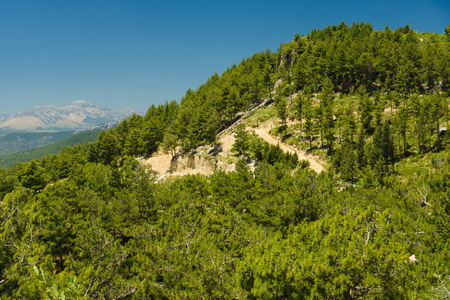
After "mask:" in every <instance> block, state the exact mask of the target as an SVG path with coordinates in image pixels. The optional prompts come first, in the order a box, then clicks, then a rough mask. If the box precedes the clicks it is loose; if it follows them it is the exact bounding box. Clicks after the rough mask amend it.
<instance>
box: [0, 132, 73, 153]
mask: <svg viewBox="0 0 450 300" xmlns="http://www.w3.org/2000/svg"><path fill="white" fill-rule="evenodd" d="M72 135H73V132H72V131H62V132H22V133H10V134H7V135H5V136H1V137H0V156H3V155H7V154H11V153H15V152H19V151H24V150H28V149H32V148H37V147H42V146H45V145H48V144H51V143H54V142H57V141H59V140H62V139H65V138H68V137H70V136H72Z"/></svg>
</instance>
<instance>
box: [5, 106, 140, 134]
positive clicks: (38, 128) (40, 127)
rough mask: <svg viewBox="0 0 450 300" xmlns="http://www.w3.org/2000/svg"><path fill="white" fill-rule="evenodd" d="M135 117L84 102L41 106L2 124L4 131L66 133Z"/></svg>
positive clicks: (16, 115)
mask: <svg viewBox="0 0 450 300" xmlns="http://www.w3.org/2000/svg"><path fill="white" fill-rule="evenodd" d="M132 113H133V110H131V109H129V108H127V109H122V110H120V111H113V110H111V109H108V108H101V107H98V106H95V105H93V104H91V103H89V102H86V101H84V100H79V101H74V102H72V103H70V104H69V105H66V106H63V107H58V106H54V105H49V106H38V107H35V108H33V109H30V110H27V111H25V112H21V113H18V114H15V115H13V116H11V117H9V118H7V119H6V120H3V121H1V123H0V131H2V132H13V131H28V132H42V131H66V130H78V129H82V128H86V127H91V126H92V125H96V124H100V123H111V122H116V121H120V120H122V119H124V118H126V117H128V116H130V115H131V114H132Z"/></svg>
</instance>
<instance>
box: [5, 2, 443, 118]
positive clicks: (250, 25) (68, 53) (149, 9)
mask: <svg viewBox="0 0 450 300" xmlns="http://www.w3.org/2000/svg"><path fill="white" fill-rule="evenodd" d="M341 21H344V22H346V23H347V24H348V25H351V23H352V22H353V21H357V22H361V21H363V22H370V23H371V24H372V25H373V26H374V28H375V29H376V30H383V29H384V27H385V26H386V25H389V27H390V28H391V29H395V28H397V27H399V26H404V25H405V24H406V23H407V24H409V25H410V27H411V28H412V29H414V30H416V31H419V32H438V33H443V32H444V28H445V27H446V26H448V25H449V23H450V1H325V0H322V1H298V0H297V1H283V0H279V1H262V0H259V1H254V0H249V1H247V0H240V1H234V0H227V1H211V0H209V1H203V0H196V1H190V0H184V1H164V0H162V1H152V0H148V1H133V0H126V1H113V0H110V1H96V0H89V1H84V0H77V1H71V0H64V1H61V0H54V1H46V0H40V1H38V0H36V1H34V0H33V1H31V0H29V1H26V0H25V1H9V0H0V38H1V46H0V104H1V105H0V113H2V114H7V115H11V114H14V113H17V112H20V111H24V110H26V109H30V108H32V107H34V106H42V105H58V106H62V105H66V104H68V103H70V102H72V101H76V100H86V101H89V102H92V103H94V104H96V105H98V106H101V107H108V108H112V109H120V108H123V107H130V108H132V109H135V110H137V111H142V112H145V111H146V110H147V109H148V107H149V106H150V105H151V104H161V103H164V102H165V101H166V100H172V99H175V100H177V101H179V100H180V99H181V97H182V96H183V95H184V93H185V92H186V90H187V89H188V88H192V89H196V88H197V87H198V86H199V85H200V84H202V83H204V82H205V81H206V80H207V79H208V77H209V76H211V75H212V74H213V73H215V72H217V73H219V74H221V73H222V72H223V71H225V70H226V68H227V67H229V66H231V65H232V64H233V63H236V64H238V63H239V62H240V61H241V60H242V58H246V57H248V56H251V55H252V54H254V53H256V52H259V51H263V50H265V49H267V48H270V49H271V50H273V51H276V50H277V49H278V46H279V45H280V44H281V43H284V42H287V41H290V40H292V39H293V37H294V34H295V33H296V32H298V33H300V34H308V33H309V32H311V30H312V29H313V28H323V27H325V26H327V25H332V24H339V23H340V22H341Z"/></svg>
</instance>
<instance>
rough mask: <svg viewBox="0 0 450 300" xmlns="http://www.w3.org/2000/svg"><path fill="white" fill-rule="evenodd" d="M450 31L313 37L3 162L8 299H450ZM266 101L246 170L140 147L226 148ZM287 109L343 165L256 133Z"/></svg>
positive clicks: (291, 121)
mask: <svg viewBox="0 0 450 300" xmlns="http://www.w3.org/2000/svg"><path fill="white" fill-rule="evenodd" d="M449 45H450V26H449V27H448V28H445V34H438V33H421V34H419V33H417V32H416V31H414V30H412V29H411V28H409V26H408V25H405V26H404V27H401V28H398V29H396V30H395V31H392V30H390V29H389V28H388V27H386V29H385V30H384V31H375V30H373V28H372V26H371V25H370V24H364V23H354V24H352V25H351V26H347V25H346V24H344V23H341V24H339V25H337V26H334V25H333V26H329V27H327V28H325V29H321V30H318V29H317V30H313V31H312V32H311V33H310V34H308V35H307V36H300V35H298V34H296V35H295V36H294V40H292V41H290V42H288V43H285V44H282V45H280V48H279V49H278V51H277V52H271V51H270V50H266V51H263V52H260V53H256V54H255V55H253V56H252V57H249V58H247V59H243V60H242V62H241V63H239V64H238V65H233V66H231V67H230V68H228V69H227V70H226V71H225V72H224V73H223V74H222V75H220V76H219V75H218V74H217V73H216V74H214V75H212V76H211V77H210V78H209V79H208V80H207V81H206V82H205V83H204V84H203V85H201V86H200V87H198V88H197V89H196V90H188V91H187V92H186V95H185V96H184V97H183V99H181V101H180V103H177V102H176V101H172V102H167V103H166V104H164V105H160V106H157V107H156V106H153V105H152V106H151V107H150V108H149V110H148V111H147V113H146V114H145V116H140V115H136V114H135V115H132V116H131V117H129V118H128V119H126V120H124V121H123V122H121V123H120V124H119V125H118V126H117V127H116V128H113V129H109V130H107V131H102V132H101V133H100V135H99V137H98V140H97V141H96V142H93V143H86V144H83V145H78V146H74V147H67V148H65V149H63V150H62V151H61V152H60V153H59V154H53V155H48V156H45V157H44V158H42V159H38V160H33V161H31V162H29V163H20V164H16V165H15V166H14V167H12V168H10V169H0V199H2V200H1V202H0V241H1V242H0V298H1V299H39V298H43V299H45V298H46V297H48V298H51V299H91V298H94V299H173V298H175V299H198V298H207V299H210V298H224V299H230V298H231V299H241V298H249V299H357V298H363V299H446V297H447V298H448V297H450V293H449V292H448V291H449V289H450V285H449V280H450V268H449V263H448V262H449V261H450V240H449V238H450V148H449V147H450V143H449V142H450V141H449V138H448V132H447V128H446V127H448V126H447V123H448V121H449V114H448V113H449V92H448V88H449V83H450V53H449V51H450V47H449ZM263 100H266V102H265V103H266V105H262V107H260V108H258V109H257V110H256V111H255V112H253V113H252V114H250V116H247V117H246V118H245V119H244V120H240V122H241V123H240V124H239V125H238V126H236V127H234V129H233V130H234V132H235V138H236V142H235V144H234V147H233V151H234V152H235V153H236V157H237V159H238V163H237V165H236V170H235V171H234V172H229V173H227V172H225V171H222V170H220V169H217V170H216V171H215V172H214V174H213V175H210V176H204V175H187V176H184V177H179V178H169V179H167V180H164V181H157V180H156V176H155V173H154V172H153V171H152V170H150V169H148V168H147V167H145V166H143V165H141V164H140V163H139V162H138V160H136V158H137V157H141V156H145V157H148V156H150V155H152V154H154V153H155V152H156V151H158V149H159V150H161V149H163V150H165V151H168V152H170V153H172V155H173V156H174V157H176V156H177V155H179V154H180V153H192V152H195V151H196V149H197V147H198V146H199V145H203V144H210V145H212V146H213V147H216V146H220V145H218V144H219V141H218V139H217V135H218V133H219V132H221V131H222V130H224V129H226V128H228V127H229V126H230V125H232V124H236V123H235V122H236V121H237V120H238V119H240V118H241V117H242V115H243V114H242V113H243V112H245V111H249V110H250V109H252V108H254V107H256V105H258V104H260V103H262V101H263ZM274 117H275V118H276V126H274V127H273V129H272V130H271V133H272V134H273V136H274V137H276V138H278V139H280V140H282V141H283V142H284V143H289V144H291V145H292V146H293V147H297V148H300V149H303V150H304V151H307V153H314V154H315V155H318V156H320V157H321V158H322V159H323V160H324V161H326V162H328V167H327V170H326V171H323V172H321V173H320V174H317V173H315V172H314V171H312V170H310V169H309V168H308V163H307V162H306V161H298V159H297V157H296V155H290V154H286V153H283V151H282V150H281V149H280V147H276V146H269V145H268V144H267V143H264V142H262V141H261V140H259V139H258V138H257V137H256V136H255V135H252V134H251V132H250V131H251V130H252V128H258V126H259V125H260V124H261V123H263V122H266V121H267V120H269V119H270V120H272V119H273V118H274ZM247 158H252V159H253V160H255V161H257V167H256V168H255V169H254V171H251V170H250V169H249V166H248V165H247Z"/></svg>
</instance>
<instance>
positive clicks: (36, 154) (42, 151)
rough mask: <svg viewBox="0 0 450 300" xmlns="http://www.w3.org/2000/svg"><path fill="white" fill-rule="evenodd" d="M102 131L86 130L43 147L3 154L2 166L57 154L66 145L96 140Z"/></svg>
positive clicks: (0, 164) (0, 165)
mask: <svg viewBox="0 0 450 300" xmlns="http://www.w3.org/2000/svg"><path fill="white" fill-rule="evenodd" d="M100 132H101V130H100V129H96V130H92V131H86V132H82V133H79V134H76V135H73V136H71V137H68V138H65V139H63V140H60V141H57V142H55V143H53V144H49V145H46V146H43V147H38V148H34V149H30V150H25V151H21V152H17V153H12V154H8V155H5V156H1V157H0V167H3V168H11V167H12V166H14V165H15V164H16V163H18V162H29V161H31V160H33V159H38V158H42V157H44V156H45V155H47V154H57V153H59V152H60V151H61V150H62V149H64V148H66V147H70V146H74V145H77V144H83V143H85V142H95V141H96V140H97V138H98V136H99V134H100Z"/></svg>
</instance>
